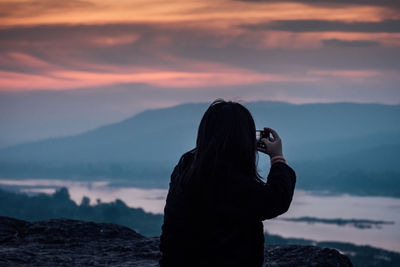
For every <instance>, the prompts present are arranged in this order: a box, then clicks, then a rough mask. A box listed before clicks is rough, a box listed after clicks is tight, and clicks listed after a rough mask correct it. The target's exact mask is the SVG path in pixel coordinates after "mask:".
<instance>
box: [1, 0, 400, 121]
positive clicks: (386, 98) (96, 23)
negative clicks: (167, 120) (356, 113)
mask: <svg viewBox="0 0 400 267" xmlns="http://www.w3.org/2000/svg"><path fill="white" fill-rule="evenodd" d="M316 3H317V4H316ZM399 84H400V1H398V0H386V1H374V0H321V1H312V0H297V1H296V0H294V1H279V0H275V1H274V0H269V1H267V0H265V1H263V0H253V1H248V0H217V1H207V0H197V1H191V0H171V1H155V0H136V1H134V0H129V1H128V0H122V1H121V0H119V1H105V0H69V1H54V0H36V1H34V0H18V1H16V0H0V105H3V108H1V107H0V111H1V112H2V113H3V114H4V112H6V113H8V114H9V115H8V117H7V118H3V120H11V117H12V116H14V115H15V112H16V111H15V106H16V105H14V104H13V105H11V104H9V105H11V106H12V108H13V109H10V110H5V109H6V107H4V105H6V104H7V103H10V101H9V100H8V99H9V98H10V97H12V98H13V99H14V100H15V99H16V98H18V97H21V96H23V97H24V99H27V98H29V97H31V98H32V97H34V98H35V99H44V97H43V95H51V94H52V95H57V94H58V95H57V96H60V94H68V95H75V97H76V98H79V99H82V98H83V97H84V96H87V95H88V94H90V95H92V96H98V95H102V97H103V98H102V100H101V101H100V102H99V103H94V102H93V103H92V104H93V105H96V106H98V107H100V108H101V106H102V105H103V106H104V105H109V106H110V107H111V106H112V107H111V108H110V109H113V110H115V109H119V110H122V109H123V110H124V112H125V113H124V116H128V115H132V114H134V113H135V112H137V111H140V110H143V109H147V108H156V107H163V106H170V105H175V104H180V103H184V102H200V101H206V102H209V101H212V100H213V99H215V98H217V97H223V98H227V99H233V100H243V101H253V100H279V101H287V102H291V103H315V102H343V101H344V102H377V103H384V104H400V88H399ZM1 98H3V99H1ZM94 98H95V97H90V99H91V101H94V100H93V99H94ZM100 98H101V97H100ZM59 99H65V97H64V98H62V97H59ZM105 99H113V100H110V101H111V102H112V103H111V102H109V101H108V100H105ZM35 101H36V100H35ZM43 101H44V100H43ZM46 101H47V102H46V103H48V102H49V101H48V100H46ZM60 101H61V100H60ZM62 101H64V100H62ZM74 102H76V100H74ZM4 103H5V104H4ZM43 103H44V102H43ZM43 103H42V104H40V105H38V106H40V107H41V108H46V107H43V105H44V104H43ZM110 103H111V104H110ZM47 108H48V109H49V110H50V109H51V107H47ZM4 110H5V111H4ZM53 110H54V109H53ZM3 117H4V115H3ZM0 123H1V118H0Z"/></svg>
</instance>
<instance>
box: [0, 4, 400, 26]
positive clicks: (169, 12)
mask: <svg viewBox="0 0 400 267" xmlns="http://www.w3.org/2000/svg"><path fill="white" fill-rule="evenodd" d="M57 3H58V2H54V1H50V0H47V1H45V0H44V1H43V0H42V1H37V0H30V1H23V3H21V1H17V0H10V1H7V2H5V3H2V4H0V8H1V10H4V11H3V12H4V15H3V17H2V18H1V21H0V22H1V25H3V27H4V26H16V25H37V24H103V23H120V22H126V23H129V22H146V23H161V22H163V23H165V22H168V23H172V22H176V23H178V22H185V23H198V24H201V25H207V27H209V26H213V27H227V26H234V25H236V24H238V23H252V22H260V21H268V20H285V19H291V20H296V19H324V20H343V21H380V20H383V19H389V18H398V15H395V13H393V12H391V10H390V9H389V8H385V7H377V6H363V5H355V6H354V5H345V6H321V5H320V6H311V5H305V4H301V3H293V2H292V3H290V2H287V3H284V2H283V3H282V2H281V3H276V2H275V3H273V2H272V3H271V2H270V3H268V2H251V3H249V2H242V1H232V0H220V1H207V0H203V1H195V0H175V1H154V0H153V1H152V0H136V1H128V0H120V1H114V2H112V3H111V4H110V2H109V1H105V0H97V1H96V0H90V1H89V0H88V1H78V0H75V1H71V2H70V1H67V2H66V3H64V4H62V3H63V2H60V3H58V4H57Z"/></svg>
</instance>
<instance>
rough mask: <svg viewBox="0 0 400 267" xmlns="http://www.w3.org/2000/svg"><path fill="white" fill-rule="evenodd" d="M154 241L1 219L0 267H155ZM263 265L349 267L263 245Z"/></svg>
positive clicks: (323, 252)
mask: <svg viewBox="0 0 400 267" xmlns="http://www.w3.org/2000/svg"><path fill="white" fill-rule="evenodd" d="M158 244H159V238H158V237H154V238H146V237H143V236H142V235H140V234H138V233H136V232H135V231H133V230H131V229H130V228H127V227H123V226H120V225H116V224H110V223H93V222H84V221H77V220H69V219H55V220H47V221H39V222H33V223H29V222H26V221H22V220H17V219H14V218H9V217H1V216H0V266H1V267H3V266H158V259H159V257H160V253H159V251H158ZM265 261H266V262H267V263H266V265H265V266H352V264H351V262H350V260H349V259H348V258H347V257H346V256H344V255H342V254H340V253H339V252H338V251H336V250H334V249H328V248H319V247H314V246H297V245H289V246H266V248H265Z"/></svg>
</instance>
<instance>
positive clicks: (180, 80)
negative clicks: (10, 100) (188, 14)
mask: <svg viewBox="0 0 400 267" xmlns="http://www.w3.org/2000/svg"><path fill="white" fill-rule="evenodd" d="M296 81H301V82H312V81H315V79H313V78H307V77H293V76H289V75H288V76H286V75H277V74H269V73H257V72H252V71H248V70H243V69H235V68H225V69H219V70H218V69H212V70H209V71H207V72H204V71H197V72H194V71H192V72H188V71H186V72H185V71H168V70H154V69H143V68H142V69H141V68H128V69H126V68H121V69H120V71H116V70H115V68H114V71H113V72H88V71H73V70H58V71H51V72H48V73H47V74H45V75H39V74H26V73H16V72H9V71H0V90H12V91H19V90H34V89H44V90H64V89H73V88H83V87H93V86H104V85H111V84H118V83H145V84H149V85H153V86H158V87H168V88H185V89H186V88H199V87H210V86H232V85H241V84H242V85H245V84H256V83H265V82H296Z"/></svg>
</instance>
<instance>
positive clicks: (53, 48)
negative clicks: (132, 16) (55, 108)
mask: <svg viewBox="0 0 400 267" xmlns="http://www.w3.org/2000/svg"><path fill="white" fill-rule="evenodd" d="M249 32H251V33H249ZM129 34H137V35H138V36H139V37H138V39H137V40H136V41H134V42H131V43H129V42H128V43H123V44H118V45H112V46H99V45H97V44H96V43H93V40H96V39H99V38H100V39H101V38H103V37H107V38H109V37H116V38H117V37H118V36H125V35H129ZM224 34H228V33H220V34H216V33H215V32H212V31H206V30H204V29H203V30H193V29H192V28H189V27H184V26H177V25H155V24H151V25H150V24H112V25H75V26H66V25H64V26H63V25H52V26H36V27H18V28H10V29H0V36H1V38H0V57H1V56H2V55H3V56H5V57H7V56H8V55H9V54H10V53H11V54H12V53H21V54H27V55H31V56H32V57H34V58H38V59H40V60H43V61H45V62H48V63H50V64H53V65H55V66H58V67H63V68H66V69H72V70H76V71H91V72H96V71H97V70H96V68H92V66H97V65H98V66H101V65H108V66H119V67H122V68H123V67H124V66H127V67H130V66H139V67H145V68H155V69H168V70H170V71H182V70H184V71H192V70H193V71H198V70H199V69H201V68H204V67H201V66H202V65H201V64H203V63H204V62H210V63H215V64H220V65H224V66H230V67H235V68H241V69H249V70H252V71H257V72H261V73H264V72H265V73H275V74H285V75H286V74H290V73H296V74H299V73H300V74H301V73H304V72H306V71H307V70H309V69H327V68H333V69H338V70H340V69H344V70H348V69H356V70H357V69H373V70H400V53H398V48H396V47H387V46H385V47H384V46H380V45H379V43H377V42H373V41H356V40H353V41H348V40H347V41H345V40H339V39H328V40H323V44H324V46H323V47H320V48H318V49H309V48H305V49H295V48H293V49H290V48H285V49H281V48H279V47H274V48H266V49H260V48H257V49H256V48H254V47H252V46H249V43H248V41H247V42H246V43H244V41H245V40H248V39H249V38H248V36H247V35H246V34H251V38H255V37H256V36H257V34H254V32H252V31H245V32H244V33H243V35H240V36H237V37H234V38H233V37H230V39H229V40H230V41H229V42H226V39H228V38H227V36H225V35H224ZM260 38H262V36H260ZM250 40H252V42H254V43H257V42H258V41H257V39H250ZM259 42H262V39H260V41H259ZM355 46H357V47H364V49H347V48H348V47H355ZM84 63H87V64H84ZM199 66H200V67H199ZM0 70H9V71H16V72H25V73H36V72H39V73H40V71H41V70H40V69H39V68H37V67H35V66H34V65H32V66H28V65H24V64H19V65H11V64H9V63H8V62H3V63H2V62H0ZM100 71H102V70H100Z"/></svg>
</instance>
